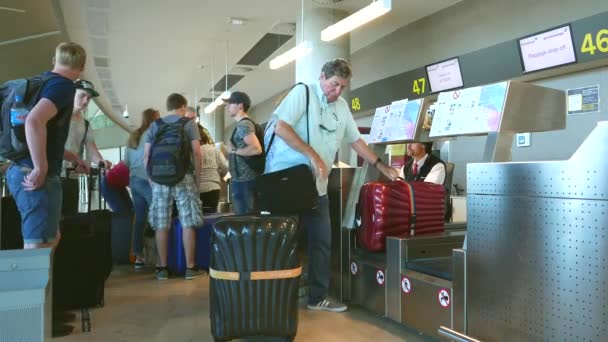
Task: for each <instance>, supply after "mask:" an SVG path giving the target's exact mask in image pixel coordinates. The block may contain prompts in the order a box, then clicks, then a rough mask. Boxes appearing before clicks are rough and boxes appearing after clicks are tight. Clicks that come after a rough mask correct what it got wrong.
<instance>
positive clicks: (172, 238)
mask: <svg viewBox="0 0 608 342" xmlns="http://www.w3.org/2000/svg"><path fill="white" fill-rule="evenodd" d="M222 216H225V214H214V215H206V216H204V217H203V221H204V223H203V226H202V227H200V228H197V229H196V255H195V261H196V267H198V268H199V269H209V248H210V247H209V238H210V235H211V228H212V227H213V224H214V223H215V222H216V221H217V220H218V219H219V218H221V217H222ZM171 229H172V231H171V233H169V251H168V255H167V267H168V268H169V271H170V272H171V273H172V274H174V275H178V276H182V275H184V274H185V273H186V266H187V265H186V254H185V253H184V243H183V240H182V236H183V231H182V225H181V223H180V222H179V219H178V218H174V219H172V221H171Z"/></svg>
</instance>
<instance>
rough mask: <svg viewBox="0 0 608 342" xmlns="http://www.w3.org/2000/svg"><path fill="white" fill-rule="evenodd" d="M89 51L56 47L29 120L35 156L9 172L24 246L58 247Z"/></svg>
mask: <svg viewBox="0 0 608 342" xmlns="http://www.w3.org/2000/svg"><path fill="white" fill-rule="evenodd" d="M85 61H86V52H85V50H84V49H83V48H82V46H80V45H78V44H76V43H61V44H59V45H58V46H57V48H56V50H55V57H54V58H53V70H52V71H48V72H46V73H45V74H50V76H52V78H51V79H50V80H48V81H47V82H46V83H45V84H44V85H43V86H42V89H41V91H40V98H39V100H38V102H37V104H36V105H35V106H34V108H32V110H31V111H30V112H29V114H28V115H27V119H26V120H25V135H26V140H27V145H28V148H29V156H28V157H26V158H23V159H20V160H15V161H14V163H13V165H12V166H11V167H10V168H9V170H8V171H7V180H8V186H9V189H10V191H11V194H12V195H13V197H14V198H15V202H16V204H17V208H18V209H19V212H20V213H21V230H22V232H23V243H24V248H45V247H55V246H56V245H57V243H58V242H59V238H60V233H59V220H60V218H61V180H60V179H59V173H60V172H61V164H62V160H63V150H64V149H63V146H64V145H65V141H66V139H67V136H68V130H69V128H70V117H71V115H72V106H73V105H74V94H75V92H76V87H75V85H74V81H75V80H76V79H78V77H79V76H80V73H81V72H82V71H83V70H84V65H85Z"/></svg>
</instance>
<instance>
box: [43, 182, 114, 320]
mask: <svg viewBox="0 0 608 342" xmlns="http://www.w3.org/2000/svg"><path fill="white" fill-rule="evenodd" d="M92 171H93V170H92ZM98 176H99V175H98ZM97 178H99V177H97ZM96 183H98V182H96ZM92 185H93V176H89V181H88V188H89V191H88V193H89V201H88V202H89V203H88V209H89V210H88V212H87V213H78V214H76V215H73V216H68V217H64V218H63V219H62V221H61V226H60V228H61V240H60V241H59V245H58V246H57V249H56V251H55V258H54V262H53V306H54V308H57V309H64V310H71V309H84V308H91V307H96V306H102V305H103V304H104V287H105V281H106V279H107V278H108V276H109V275H110V272H111V270H112V244H111V241H112V237H111V232H112V213H111V212H110V211H109V210H106V209H99V210H91V192H92V191H91V190H93V186H92ZM99 206H100V207H101V195H100V196H99Z"/></svg>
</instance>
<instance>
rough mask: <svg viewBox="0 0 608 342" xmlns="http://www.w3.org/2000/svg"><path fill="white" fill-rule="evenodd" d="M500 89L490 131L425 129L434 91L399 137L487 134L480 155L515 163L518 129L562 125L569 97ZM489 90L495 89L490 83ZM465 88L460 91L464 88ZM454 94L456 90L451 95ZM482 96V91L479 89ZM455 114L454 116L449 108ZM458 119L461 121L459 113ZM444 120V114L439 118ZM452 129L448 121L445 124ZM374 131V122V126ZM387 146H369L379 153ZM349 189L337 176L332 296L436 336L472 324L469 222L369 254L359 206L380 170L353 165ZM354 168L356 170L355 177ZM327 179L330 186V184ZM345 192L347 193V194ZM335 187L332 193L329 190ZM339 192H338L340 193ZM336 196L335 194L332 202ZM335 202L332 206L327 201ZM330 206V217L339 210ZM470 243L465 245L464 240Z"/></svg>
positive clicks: (517, 87)
mask: <svg viewBox="0 0 608 342" xmlns="http://www.w3.org/2000/svg"><path fill="white" fill-rule="evenodd" d="M497 86H498V87H499V91H498V93H500V89H501V88H500V87H502V89H503V92H504V93H503V94H502V95H500V96H503V100H502V107H501V108H500V109H499V112H498V115H499V118H498V122H497V126H496V129H495V131H492V132H476V131H475V132H464V133H460V132H457V131H452V132H445V131H444V132H443V134H438V135H437V134H436V136H433V129H431V132H430V134H429V132H428V131H424V130H423V129H422V126H423V122H424V119H425V114H426V112H427V110H428V109H429V107H430V106H431V104H434V103H435V101H436V100H437V101H441V95H440V96H439V99H437V97H436V96H433V97H429V98H425V99H420V100H417V101H420V110H419V116H418V120H417V122H416V128H415V134H414V136H413V139H411V140H406V141H394V142H390V143H403V142H411V141H421V142H423V141H434V140H441V139H445V138H450V139H453V138H455V137H457V136H459V135H483V134H486V135H488V138H487V142H486V146H485V151H484V156H483V160H481V161H485V162H502V161H510V159H511V145H512V142H513V138H514V135H515V133H518V132H538V131H549V130H555V129H563V128H564V127H565V103H566V102H565V94H564V92H563V91H559V90H555V89H549V88H545V87H540V86H536V85H532V84H527V83H521V82H514V81H509V82H502V83H499V84H496V85H490V86H488V87H494V88H491V90H492V91H493V92H496V87H497ZM489 89H490V88H489ZM465 91H466V90H462V92H463V93H464V92H465ZM449 94H450V96H451V95H452V93H451V92H450V93H449ZM482 94H483V91H482ZM452 114H453V113H452ZM454 119H455V120H457V118H454ZM441 120H443V122H442V124H444V125H445V123H446V121H445V118H443V119H442V118H439V117H437V113H435V117H434V124H435V123H436V122H437V121H439V122H441ZM447 127H449V126H447ZM372 131H373V127H372ZM386 144H387V143H380V144H371V145H370V146H371V147H372V149H374V151H375V152H376V154H377V155H380V156H382V155H383V154H384V150H385V147H386ZM347 172H348V177H347V178H348V179H352V181H351V185H350V187H348V186H344V184H345V182H344V180H345V178H344V176H343V175H340V176H338V175H336V176H334V177H336V178H337V179H340V181H339V182H338V181H337V180H334V183H335V184H338V183H339V184H341V185H340V189H341V190H340V205H339V208H340V210H341V211H342V220H341V222H340V224H339V225H338V220H337V219H336V220H334V219H333V218H332V229H333V232H334V233H333V236H332V237H333V238H334V241H333V243H332V244H333V246H332V247H333V249H332V255H333V257H332V258H333V259H332V282H331V293H332V295H334V296H336V297H337V298H339V299H341V300H343V301H346V302H350V303H351V304H355V305H360V306H362V307H363V308H365V309H367V310H369V311H371V312H374V313H377V314H378V315H381V316H385V317H388V318H390V319H392V320H394V321H397V322H399V323H402V324H405V325H407V326H409V327H411V328H414V329H417V330H418V331H420V332H422V333H425V334H428V335H434V336H438V334H437V330H438V328H439V327H440V326H446V327H450V328H452V329H455V330H458V331H466V327H467V310H466V306H467V290H466V289H467V275H468V276H470V273H467V272H466V269H467V263H466V261H467V254H466V248H463V242H465V241H466V222H450V223H446V225H445V232H443V233H439V234H433V235H422V236H416V235H414V236H412V237H408V238H402V237H389V238H387V248H386V252H369V251H367V250H365V249H363V248H360V247H359V246H357V242H356V236H355V233H354V231H353V230H352V229H353V228H354V218H355V207H356V203H357V201H358V197H359V190H360V188H361V186H362V185H363V184H364V183H365V182H368V181H376V180H378V179H381V177H380V175H379V173H378V171H377V170H376V169H375V168H373V167H371V166H370V165H368V164H365V165H364V166H363V167H360V168H354V169H349V170H348V171H347ZM351 173H352V175H351ZM331 183H332V181H331V179H330V187H331ZM345 190H348V191H345ZM330 192H331V190H330ZM336 193H337V192H336ZM331 200H332V197H331V195H330V203H331ZM330 205H332V204H330ZM336 206H337V204H333V205H332V211H333V213H332V217H333V216H334V215H337V211H335V210H336V209H335V207H336ZM465 245H466V243H465Z"/></svg>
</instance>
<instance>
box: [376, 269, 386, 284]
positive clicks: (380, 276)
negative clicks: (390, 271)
mask: <svg viewBox="0 0 608 342" xmlns="http://www.w3.org/2000/svg"><path fill="white" fill-rule="evenodd" d="M384 280H385V279H384V271H383V270H377V271H376V282H377V283H378V285H380V286H384Z"/></svg>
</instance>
